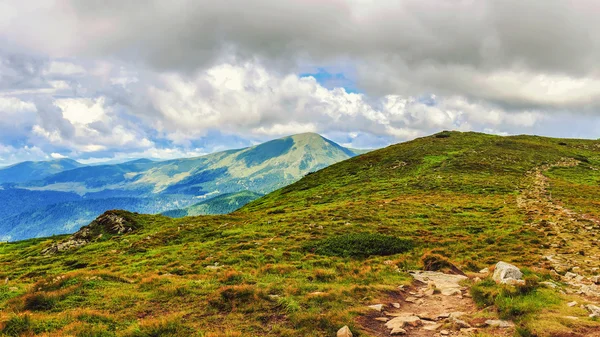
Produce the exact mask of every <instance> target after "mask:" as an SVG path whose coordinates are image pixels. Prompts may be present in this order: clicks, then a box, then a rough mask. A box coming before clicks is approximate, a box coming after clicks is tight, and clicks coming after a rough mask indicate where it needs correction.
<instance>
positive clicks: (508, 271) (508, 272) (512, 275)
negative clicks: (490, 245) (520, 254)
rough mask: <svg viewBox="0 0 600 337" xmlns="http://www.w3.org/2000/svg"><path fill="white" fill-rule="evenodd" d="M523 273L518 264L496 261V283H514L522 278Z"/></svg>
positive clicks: (494, 277)
mask: <svg viewBox="0 0 600 337" xmlns="http://www.w3.org/2000/svg"><path fill="white" fill-rule="evenodd" d="M522 277H523V273H521V271H520V270H519V268H517V267H516V266H514V265H512V264H510V263H506V262H503V261H500V262H498V263H496V267H495V269H494V275H493V276H492V278H493V279H494V281H496V283H505V284H506V283H508V284H514V283H515V281H517V280H521V279H522Z"/></svg>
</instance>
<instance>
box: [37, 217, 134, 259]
mask: <svg viewBox="0 0 600 337" xmlns="http://www.w3.org/2000/svg"><path fill="white" fill-rule="evenodd" d="M129 214H130V213H129V212H125V211H106V212H104V214H102V215H100V216H99V217H97V218H96V220H94V221H92V222H90V224H89V225H87V226H83V227H81V229H80V230H79V231H77V232H75V233H74V234H73V235H71V236H70V237H69V238H67V239H66V240H64V241H61V242H55V243H53V244H52V245H51V246H50V247H48V248H45V249H43V250H42V252H41V253H42V255H49V254H55V253H57V252H61V251H65V250H71V249H74V248H78V247H81V246H84V245H86V244H88V243H90V242H92V241H94V240H97V239H99V238H101V237H102V236H103V235H104V234H110V235H122V234H127V233H130V232H133V231H134V230H136V229H137V227H138V224H137V223H136V222H135V220H134V219H133V218H132V217H131V216H129Z"/></svg>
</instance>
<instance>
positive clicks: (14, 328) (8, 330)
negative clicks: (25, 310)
mask: <svg viewBox="0 0 600 337" xmlns="http://www.w3.org/2000/svg"><path fill="white" fill-rule="evenodd" d="M32 331H33V330H32V324H31V319H30V318H29V316H27V315H25V316H13V317H11V318H10V319H9V320H8V321H6V322H5V323H4V329H2V335H3V336H21V335H23V334H25V333H27V332H32Z"/></svg>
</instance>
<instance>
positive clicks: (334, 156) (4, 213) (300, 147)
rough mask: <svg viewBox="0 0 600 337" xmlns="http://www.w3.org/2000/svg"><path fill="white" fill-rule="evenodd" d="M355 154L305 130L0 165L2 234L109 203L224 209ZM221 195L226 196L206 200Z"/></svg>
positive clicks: (59, 222) (83, 215) (84, 216)
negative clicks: (179, 153)
mask: <svg viewBox="0 0 600 337" xmlns="http://www.w3.org/2000/svg"><path fill="white" fill-rule="evenodd" d="M358 152H359V151H357V150H351V149H347V148H344V147H342V146H340V145H338V144H336V143H334V142H332V141H330V140H328V139H325V138H323V137H321V136H320V135H318V134H314V133H305V134H298V135H294V136H289V137H284V138H280V139H276V140H272V141H269V142H266V143H263V144H260V145H256V146H253V147H248V148H243V149H237V150H228V151H223V152H218V153H213V154H209V155H206V156H202V157H197V158H184V159H176V160H168V161H160V162H156V161H151V160H148V159H140V160H135V161H131V162H126V163H121V164H113V165H96V166H84V165H81V164H79V163H77V162H75V161H72V160H67V159H61V160H57V161H51V162H39V163H33V162H30V163H21V164H17V165H14V166H11V167H8V168H4V169H0V179H1V180H0V182H2V183H3V185H2V189H1V190H0V204H1V206H0V216H1V218H0V237H1V238H2V239H3V240H20V239H25V238H31V237H39V236H49V235H53V234H62V233H69V232H73V231H75V230H77V229H78V228H79V227H81V226H83V225H85V224H87V223H89V222H90V221H91V220H92V219H94V218H95V217H97V216H98V215H99V214H101V213H103V212H104V211H106V210H108V209H126V210H129V211H133V212H143V213H160V212H164V211H168V210H177V209H181V208H185V207H187V206H191V205H195V204H198V203H200V205H196V206H194V207H193V208H191V209H189V210H185V211H179V213H177V212H175V213H172V214H186V215H187V214H189V215H197V214H207V213H227V212H230V211H233V210H235V209H237V208H239V207H241V206H243V205H244V204H246V203H247V202H250V201H252V200H254V199H256V198H257V197H258V196H260V195H263V194H266V193H268V192H271V191H273V190H275V189H277V188H280V187H283V186H285V185H288V184H290V183H292V182H295V181H297V180H298V179H300V178H301V177H303V176H304V175H306V174H307V173H309V172H313V171H316V170H319V169H321V168H324V167H326V166H328V165H331V164H333V163H336V162H339V161H342V160H345V159H348V158H350V157H353V156H355V155H357V154H358ZM243 191H246V192H244V193H239V192H243ZM220 195H226V197H222V198H218V199H215V201H213V202H210V203H208V202H209V201H210V200H211V198H215V197H218V196H220ZM209 205H210V206H209Z"/></svg>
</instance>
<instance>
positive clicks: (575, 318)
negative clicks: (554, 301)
mask: <svg viewBox="0 0 600 337" xmlns="http://www.w3.org/2000/svg"><path fill="white" fill-rule="evenodd" d="M563 318H566V319H570V320H573V321H576V320H578V319H579V317H575V316H563Z"/></svg>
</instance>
